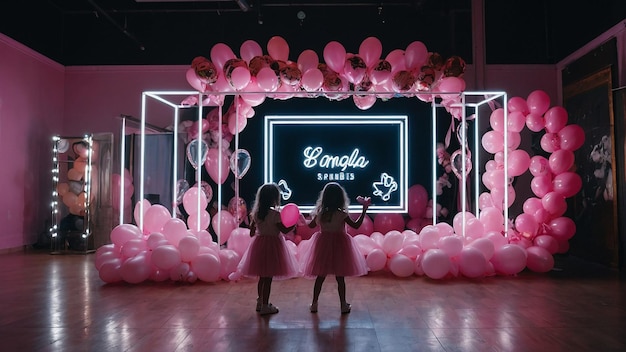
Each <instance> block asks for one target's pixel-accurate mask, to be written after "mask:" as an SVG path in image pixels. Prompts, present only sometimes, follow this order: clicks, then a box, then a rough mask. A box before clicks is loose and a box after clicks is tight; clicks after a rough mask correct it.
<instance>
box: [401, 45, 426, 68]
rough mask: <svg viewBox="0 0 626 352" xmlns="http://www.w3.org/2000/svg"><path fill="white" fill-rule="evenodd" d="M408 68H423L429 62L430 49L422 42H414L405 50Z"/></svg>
mask: <svg viewBox="0 0 626 352" xmlns="http://www.w3.org/2000/svg"><path fill="white" fill-rule="evenodd" d="M404 60H405V64H406V67H407V68H408V69H410V70H413V69H418V68H421V67H422V66H424V65H426V63H427V62H428V49H427V48H426V45H425V44H424V43H422V42H420V41H414V42H412V43H411V44H409V45H408V46H407V47H406V49H405V50H404Z"/></svg>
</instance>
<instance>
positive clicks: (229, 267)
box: [219, 249, 241, 281]
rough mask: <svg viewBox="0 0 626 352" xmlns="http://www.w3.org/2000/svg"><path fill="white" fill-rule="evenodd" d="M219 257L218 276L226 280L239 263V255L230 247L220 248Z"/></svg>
mask: <svg viewBox="0 0 626 352" xmlns="http://www.w3.org/2000/svg"><path fill="white" fill-rule="evenodd" d="M219 257H220V277H221V278H222V279H223V280H225V281H228V280H230V279H229V277H230V274H232V273H234V272H235V271H237V265H238V264H239V260H240V259H241V256H240V255H239V254H237V252H235V251H233V250H231V249H220V251H219Z"/></svg>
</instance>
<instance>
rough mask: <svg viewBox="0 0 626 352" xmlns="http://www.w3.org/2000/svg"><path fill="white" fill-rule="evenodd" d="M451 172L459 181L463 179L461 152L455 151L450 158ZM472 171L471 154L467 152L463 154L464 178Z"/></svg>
mask: <svg viewBox="0 0 626 352" xmlns="http://www.w3.org/2000/svg"><path fill="white" fill-rule="evenodd" d="M450 160H451V164H452V165H451V167H452V172H454V174H455V175H456V177H457V178H458V179H459V180H460V179H461V178H462V177H463V154H461V150H457V151H455V152H454V153H452V156H450ZM470 171H472V154H471V153H470V152H469V150H468V151H467V152H466V154H465V177H467V176H468V175H469V173H470Z"/></svg>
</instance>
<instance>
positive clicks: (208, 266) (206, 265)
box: [190, 253, 220, 282]
mask: <svg viewBox="0 0 626 352" xmlns="http://www.w3.org/2000/svg"><path fill="white" fill-rule="evenodd" d="M190 266H191V270H192V271H193V272H194V273H196V275H198V279H199V280H201V281H204V282H215V281H217V280H218V279H219V278H220V259H219V254H217V255H216V254H212V253H202V254H198V255H197V256H196V257H195V258H194V259H193V260H192V261H191V265H190Z"/></svg>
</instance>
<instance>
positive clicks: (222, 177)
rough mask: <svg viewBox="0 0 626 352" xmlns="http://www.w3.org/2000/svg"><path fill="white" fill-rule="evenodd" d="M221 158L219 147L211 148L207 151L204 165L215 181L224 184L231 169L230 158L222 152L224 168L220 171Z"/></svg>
mask: <svg viewBox="0 0 626 352" xmlns="http://www.w3.org/2000/svg"><path fill="white" fill-rule="evenodd" d="M219 160H220V151H219V149H217V148H209V151H208V152H207V157H206V160H205V162H204V167H205V169H206V170H207V172H208V173H209V176H210V177H211V179H212V180H213V181H214V182H215V183H218V184H223V183H224V182H226V179H227V178H228V173H229V171H230V166H229V165H230V162H229V160H228V157H227V156H226V155H225V154H224V153H222V155H221V160H222V165H221V166H222V168H221V172H220V169H219Z"/></svg>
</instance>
